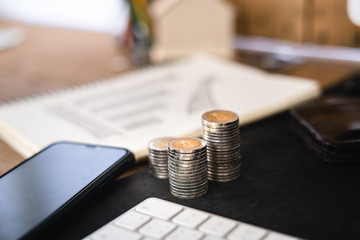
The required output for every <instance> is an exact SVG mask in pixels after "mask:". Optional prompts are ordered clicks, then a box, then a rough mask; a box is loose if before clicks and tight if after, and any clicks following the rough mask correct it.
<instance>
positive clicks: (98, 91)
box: [0, 55, 320, 161]
mask: <svg viewBox="0 0 360 240" xmlns="http://www.w3.org/2000/svg"><path fill="white" fill-rule="evenodd" d="M319 94H320V87H319V85H318V84H317V82H316V81H314V80H310V79H304V78H298V77H291V76H286V75H278V74H270V73H266V72H263V71H261V70H258V69H256V68H253V67H250V66H246V65H242V64H239V63H235V62H232V61H229V60H225V59H220V58H216V57H213V56H208V55H196V56H192V57H189V58H186V59H182V60H178V61H174V62H170V63H166V64H163V65H158V66H153V67H148V68H144V69H140V70H137V71H134V72H132V73H129V74H124V75H120V76H116V77H113V78H110V79H105V80H100V81H98V82H95V83H93V84H89V85H83V86H79V87H75V88H71V89H65V90H61V91H57V92H51V93H45V94H42V95H38V96H34V97H30V98H26V99H21V100H18V101H14V102H8V103H4V104H2V105H1V106H0V136H1V138H2V139H3V140H4V141H6V142H7V143H8V144H9V145H10V146H12V147H13V148H14V149H15V150H16V151H18V152H19V153H20V154H21V155H22V156H23V157H29V156H30V155H32V154H34V153H35V152H37V151H38V150H40V149H41V148H43V147H45V146H46V145H48V144H50V143H53V142H56V141H62V140H68V141H80V142H87V143H94V144H102V145H111V146H121V147H125V148H128V149H130V150H132V151H133V152H134V153H135V156H136V159H137V160H138V161H140V160H141V159H144V157H145V156H146V154H147V151H146V149H147V144H148V142H149V141H150V140H151V139H153V138H156V137H161V136H173V137H181V136H198V137H199V136H201V115H202V113H204V112H205V111H208V110H212V109H226V110H231V111H234V112H236V113H237V114H238V115H239V117H240V124H242V125H243V124H246V123H249V122H252V121H255V120H258V119H261V118H264V117H267V116H269V115H271V114H274V113H277V112H280V111H283V110H286V109H288V108H290V107H292V106H294V105H297V104H299V103H301V102H303V101H307V100H309V99H312V98H315V97H317V96H319Z"/></svg>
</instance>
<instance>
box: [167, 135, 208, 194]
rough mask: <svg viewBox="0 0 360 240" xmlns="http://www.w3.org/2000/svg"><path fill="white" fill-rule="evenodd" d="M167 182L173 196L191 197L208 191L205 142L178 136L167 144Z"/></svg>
mask: <svg viewBox="0 0 360 240" xmlns="http://www.w3.org/2000/svg"><path fill="white" fill-rule="evenodd" d="M168 156H169V163H168V168H169V183H170V192H171V194H172V195H173V196H175V197H178V198H184V199H193V198H197V197H200V196H202V195H204V194H205V193H206V192H207V191H208V178H207V159H206V142H205V141H203V140H201V139H198V138H179V139H175V140H173V141H171V142H169V144H168Z"/></svg>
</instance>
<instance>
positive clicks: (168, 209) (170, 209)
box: [136, 198, 182, 220]
mask: <svg viewBox="0 0 360 240" xmlns="http://www.w3.org/2000/svg"><path fill="white" fill-rule="evenodd" d="M181 210H182V207H180V206H178V205H176V204H173V203H170V202H165V201H161V200H159V199H155V198H149V199H147V200H146V201H144V202H142V203H140V205H139V206H138V207H136V211H138V212H141V213H144V214H148V215H150V216H153V217H157V218H161V219H164V220H169V219H170V218H172V217H173V216H175V215H176V214H178V213H179V212H180V211H181Z"/></svg>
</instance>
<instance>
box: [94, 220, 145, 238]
mask: <svg viewBox="0 0 360 240" xmlns="http://www.w3.org/2000/svg"><path fill="white" fill-rule="evenodd" d="M119 236H121V238H122V239H126V240H138V239H141V235H140V234H138V233H135V232H132V231H129V230H126V229H123V228H120V227H117V226H114V225H112V224H108V225H105V226H104V227H103V228H101V229H99V230H98V231H97V232H95V234H94V235H92V239H95V240H118V239H119Z"/></svg>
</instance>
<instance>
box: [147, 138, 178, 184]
mask: <svg viewBox="0 0 360 240" xmlns="http://www.w3.org/2000/svg"><path fill="white" fill-rule="evenodd" d="M172 140H174V138H170V137H162V138H155V139H153V140H152V141H150V142H149V145H148V149H149V172H150V174H151V175H153V176H154V177H157V178H162V179H165V178H169V174H168V154H167V147H168V143H169V142H170V141H172Z"/></svg>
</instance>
